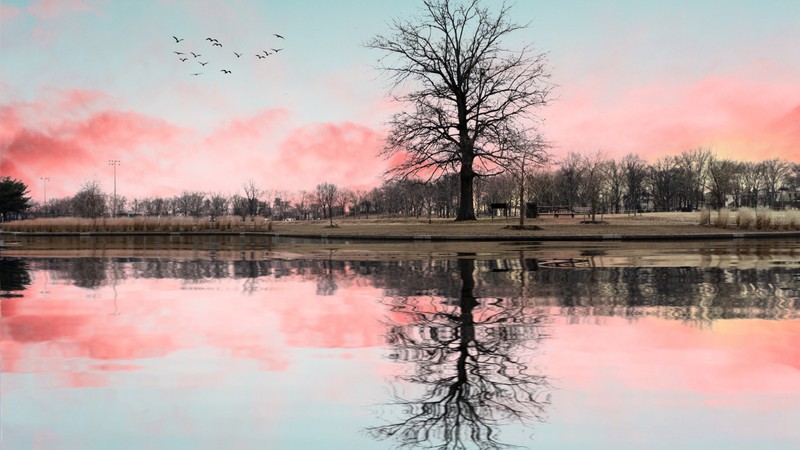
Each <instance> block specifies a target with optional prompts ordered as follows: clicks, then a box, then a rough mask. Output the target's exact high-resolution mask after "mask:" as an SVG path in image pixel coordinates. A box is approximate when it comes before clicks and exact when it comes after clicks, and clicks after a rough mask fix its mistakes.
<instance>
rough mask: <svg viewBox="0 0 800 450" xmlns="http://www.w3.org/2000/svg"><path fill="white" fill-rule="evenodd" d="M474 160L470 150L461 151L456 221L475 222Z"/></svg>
mask: <svg viewBox="0 0 800 450" xmlns="http://www.w3.org/2000/svg"><path fill="white" fill-rule="evenodd" d="M474 158H475V156H474V154H473V149H472V148H463V147H462V150H461V171H460V172H459V174H458V178H459V181H460V183H461V189H460V193H459V201H458V215H456V221H462V220H476V219H475V204H474V201H473V200H474V196H475V195H474V186H473V183H472V181H473V180H474V178H475V172H473V170H472V160H473V159H474Z"/></svg>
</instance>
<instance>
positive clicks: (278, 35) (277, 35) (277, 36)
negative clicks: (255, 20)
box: [273, 34, 286, 39]
mask: <svg viewBox="0 0 800 450" xmlns="http://www.w3.org/2000/svg"><path fill="white" fill-rule="evenodd" d="M273 36H275V37H276V38H280V39H286V38H284V37H283V36H281V35H280V34H273Z"/></svg>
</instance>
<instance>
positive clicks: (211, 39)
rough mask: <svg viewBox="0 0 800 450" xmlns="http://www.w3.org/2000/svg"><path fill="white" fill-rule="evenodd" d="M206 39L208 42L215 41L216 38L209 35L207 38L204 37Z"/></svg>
mask: <svg viewBox="0 0 800 450" xmlns="http://www.w3.org/2000/svg"><path fill="white" fill-rule="evenodd" d="M206 40H207V41H208V42H214V41H216V39H214V38H210V37H207V38H206Z"/></svg>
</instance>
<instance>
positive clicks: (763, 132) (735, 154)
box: [544, 76, 800, 161]
mask: <svg viewBox="0 0 800 450" xmlns="http://www.w3.org/2000/svg"><path fill="white" fill-rule="evenodd" d="M597 86H598V84H597V83H595V82H593V81H589V82H587V83H584V84H583V85H578V84H576V85H570V86H563V87H562V88H561V100H559V101H556V102H555V103H553V105H552V106H550V107H548V108H547V109H546V110H545V111H544V116H545V117H546V124H545V132H546V134H547V137H548V138H549V139H551V140H553V141H555V143H556V145H557V149H556V150H555V153H557V154H559V155H564V154H566V153H567V152H570V151H591V150H596V149H601V150H604V151H607V152H608V153H609V156H611V157H620V156H623V155H625V154H627V153H638V154H639V155H641V156H642V157H644V158H645V159H648V160H654V159H657V158H660V157H663V156H665V155H674V154H677V153H680V152H681V151H684V150H687V149H690V148H694V147H698V146H709V147H711V148H712V149H713V150H714V151H716V152H717V153H718V154H720V155H721V156H726V157H731V158H734V159H739V160H748V161H759V160H764V159H769V158H775V157H778V158H785V159H790V160H795V161H796V160H799V159H800V133H798V127H799V126H798V120H796V118H797V117H798V113H797V112H796V111H797V110H798V109H799V108H800V88H798V86H797V85H796V84H780V83H776V84H764V83H758V82H753V81H748V80H746V79H743V78H736V77H722V76H710V77H706V78H704V79H701V80H697V81H695V82H694V83H691V84H677V83H671V82H661V83H654V84H650V85H644V86H639V87H633V88H628V89H627V90H625V91H623V92H616V93H611V92H605V91H604V90H602V89H598V88H597Z"/></svg>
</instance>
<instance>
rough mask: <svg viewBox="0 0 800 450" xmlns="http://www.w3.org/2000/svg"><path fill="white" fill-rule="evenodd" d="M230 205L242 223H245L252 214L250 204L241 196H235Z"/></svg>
mask: <svg viewBox="0 0 800 450" xmlns="http://www.w3.org/2000/svg"><path fill="white" fill-rule="evenodd" d="M230 204H231V209H232V210H233V214H234V215H236V216H239V217H241V218H242V222H244V221H245V220H246V219H247V216H248V215H249V214H250V202H249V201H248V200H247V199H246V198H245V197H242V196H241V195H233V196H232V197H231V199H230Z"/></svg>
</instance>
